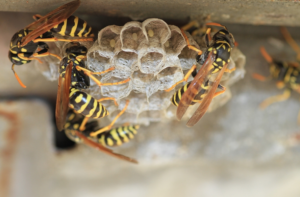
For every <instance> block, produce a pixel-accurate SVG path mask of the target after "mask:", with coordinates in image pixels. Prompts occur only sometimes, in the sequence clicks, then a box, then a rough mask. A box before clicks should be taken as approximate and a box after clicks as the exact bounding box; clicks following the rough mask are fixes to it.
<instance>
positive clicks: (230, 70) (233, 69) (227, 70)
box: [225, 67, 236, 73]
mask: <svg viewBox="0 0 300 197" xmlns="http://www.w3.org/2000/svg"><path fill="white" fill-rule="evenodd" d="M235 70H236V68H235V67H234V68H232V69H228V68H226V70H225V72H227V73H231V72H233V71H235Z"/></svg>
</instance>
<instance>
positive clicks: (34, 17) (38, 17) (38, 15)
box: [32, 14, 43, 21]
mask: <svg viewBox="0 0 300 197" xmlns="http://www.w3.org/2000/svg"><path fill="white" fill-rule="evenodd" d="M42 17H43V16H42V15H40V14H35V15H33V16H32V18H33V20H35V21H36V20H38V19H40V18H42Z"/></svg>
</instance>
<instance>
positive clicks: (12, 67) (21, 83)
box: [11, 64, 26, 88]
mask: <svg viewBox="0 0 300 197" xmlns="http://www.w3.org/2000/svg"><path fill="white" fill-rule="evenodd" d="M14 67H15V64H13V65H12V66H11V69H12V71H13V72H14V75H15V77H16V79H17V80H18V82H19V84H20V85H21V86H22V88H26V85H24V83H23V82H22V81H21V79H20V78H19V76H18V75H17V73H16V72H15V70H14Z"/></svg>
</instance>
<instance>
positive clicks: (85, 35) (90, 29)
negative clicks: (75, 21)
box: [84, 27, 92, 37]
mask: <svg viewBox="0 0 300 197" xmlns="http://www.w3.org/2000/svg"><path fill="white" fill-rule="evenodd" d="M91 31H92V28H91V27H90V28H89V31H88V32H87V33H86V34H84V37H87V36H88V35H89V33H90V32H91Z"/></svg>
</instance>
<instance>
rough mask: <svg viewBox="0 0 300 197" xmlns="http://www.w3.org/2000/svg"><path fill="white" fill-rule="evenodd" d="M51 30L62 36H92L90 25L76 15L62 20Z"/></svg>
mask: <svg viewBox="0 0 300 197" xmlns="http://www.w3.org/2000/svg"><path fill="white" fill-rule="evenodd" d="M51 31H52V32H55V33H58V34H60V35H62V36H66V35H67V36H72V37H75V36H78V37H94V34H93V33H92V27H91V26H89V25H88V24H87V22H86V21H84V20H82V19H80V18H78V17H77V16H70V17H69V18H68V19H66V20H64V22H62V23H60V24H58V25H56V26H54V27H53V28H52V29H51Z"/></svg>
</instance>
